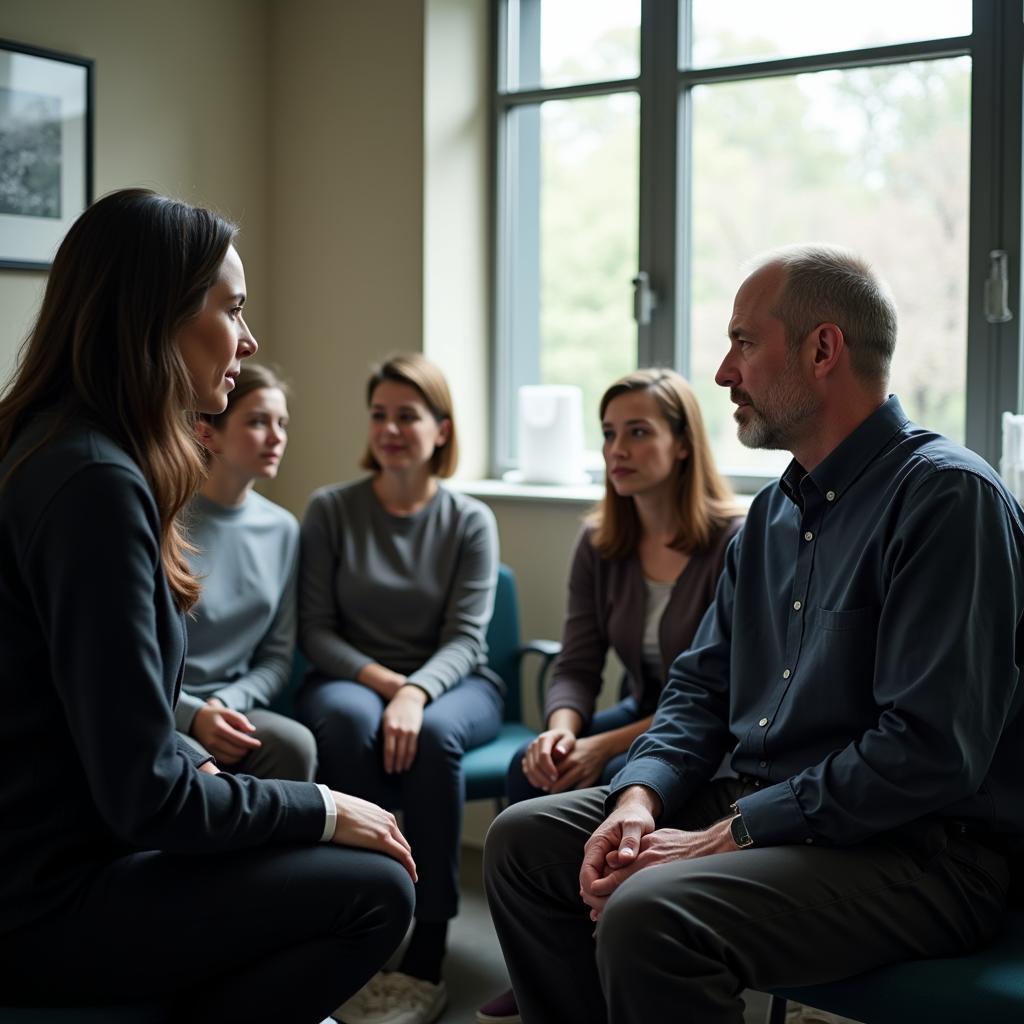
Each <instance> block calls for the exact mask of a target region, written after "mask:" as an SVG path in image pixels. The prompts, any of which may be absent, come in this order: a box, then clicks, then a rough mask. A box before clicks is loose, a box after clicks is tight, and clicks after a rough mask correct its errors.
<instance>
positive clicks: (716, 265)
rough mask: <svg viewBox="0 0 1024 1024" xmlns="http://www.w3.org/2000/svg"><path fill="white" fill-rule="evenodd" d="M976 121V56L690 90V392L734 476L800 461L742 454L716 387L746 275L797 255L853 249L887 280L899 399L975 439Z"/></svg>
mask: <svg viewBox="0 0 1024 1024" xmlns="http://www.w3.org/2000/svg"><path fill="white" fill-rule="evenodd" d="M969 109H970V60H969V58H966V57H962V58H956V59H949V60H936V61H920V62H914V63H908V64H902V65H893V66H886V67H876V68H862V69H857V70H854V71H827V72H820V73H818V74H807V75H798V76H787V77H784V78H775V79H768V80H758V81H750V82H740V83H730V84H721V85H708V86H701V87H699V88H696V89H694V91H693V111H694V121H693V133H694V134H693V207H692V208H693V216H692V237H691V246H692V260H691V265H692V269H691V273H692V279H691V282H690V284H691V294H692V299H693V303H692V309H691V317H690V339H691V377H692V380H693V383H694V387H695V388H696V390H697V392H698V395H699V396H700V399H701V402H702V405H703V407H704V411H705V414H706V415H707V418H708V421H709V425H710V428H711V431H712V435H713V440H714V443H715V447H716V452H717V453H718V455H719V458H720V459H721V460H722V461H723V463H724V464H726V465H728V466H734V467H744V466H745V467H748V468H751V469H754V468H760V469H761V470H763V471H772V472H774V471H776V470H777V469H778V468H779V466H780V464H781V465H784V464H785V462H786V460H787V458H788V456H786V455H784V454H777V453H762V452H751V451H749V450H747V449H745V448H743V447H742V446H741V445H740V444H739V442H738V441H737V440H736V430H735V423H734V421H733V419H732V405H731V403H730V402H729V398H728V393H727V391H726V390H725V389H723V388H719V387H717V386H716V385H715V384H714V381H713V377H714V373H715V370H716V369H717V367H718V364H719V362H720V360H721V358H722V355H723V354H724V351H725V347H726V341H725V330H726V325H727V323H728V320H729V316H730V314H731V311H732V299H733V295H734V292H735V288H736V286H737V285H738V284H739V281H740V280H741V278H742V276H743V264H744V261H746V260H748V259H749V258H750V257H752V256H754V255H756V254H758V253H760V252H763V251H764V250H766V249H769V248H772V247H775V246H779V245H785V244H789V243H794V242H808V241H823V242H832V243H835V244H838V245H843V246H847V247H849V248H851V249H854V250H856V251H857V252H859V253H860V254H861V255H863V256H864V257H865V258H867V259H868V260H869V261H870V262H871V263H872V265H873V266H874V267H875V269H876V271H878V272H879V273H880V274H881V276H882V277H883V278H885V279H886V280H887V282H888V283H889V285H890V287H891V288H892V291H893V293H894V295H895V299H896V304H897V309H898V312H899V341H898V344H897V347H896V355H895V359H894V362H893V373H892V380H891V385H890V390H892V391H894V392H895V393H896V394H898V395H899V397H900V400H901V401H902V402H903V404H904V408H905V409H906V410H907V412H908V414H909V415H910V416H911V417H912V418H913V419H915V420H917V421H918V422H920V423H922V424H924V425H926V426H928V427H931V428H934V429H936V430H939V431H942V432H943V433H944V434H946V435H948V436H950V437H953V438H955V439H957V440H960V441H962V440H963V437H964V418H965V417H964V386H965V379H966V313H967V297H966V289H967V227H968V223H967V221H968V167H969V161H968V153H969Z"/></svg>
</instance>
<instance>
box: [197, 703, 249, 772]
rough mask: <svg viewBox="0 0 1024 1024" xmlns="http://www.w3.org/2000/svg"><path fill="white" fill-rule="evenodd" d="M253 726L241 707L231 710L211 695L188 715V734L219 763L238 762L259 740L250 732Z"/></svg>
mask: <svg viewBox="0 0 1024 1024" xmlns="http://www.w3.org/2000/svg"><path fill="white" fill-rule="evenodd" d="M255 731H256V726H255V725H253V724H252V722H250V721H249V719H248V718H246V717H245V715H243V714H242V712H241V711H232V710H231V708H228V707H225V706H224V705H223V704H222V703H221V702H220V701H219V700H217V698H216V697H211V698H210V699H209V700H208V701H207V702H206V704H204V705H203V707H201V708H200V709H199V710H198V711H197V712H196V716H195V718H193V719H192V735H193V736H194V737H195V738H196V739H197V740H199V742H200V743H202V745H203V746H204V747H205V748H206V749H207V750H208V751H209V752H210V753H211V754H213V756H214V757H215V758H217V760H218V761H220V762H221V764H238V762H239V761H241V760H242V758H243V757H245V755H246V754H248V753H250V752H251V751H253V750H258V749H259V748H260V747H261V746H263V744H262V743H260V741H259V740H258V739H256V737H255V736H253V735H251V734H252V733H254V732H255Z"/></svg>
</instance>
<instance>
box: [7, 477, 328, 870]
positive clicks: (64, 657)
mask: <svg viewBox="0 0 1024 1024" xmlns="http://www.w3.org/2000/svg"><path fill="white" fill-rule="evenodd" d="M23 579H24V580H25V582H26V586H27V589H28V592H29V595H30V599H31V601H32V604H33V606H34V610H35V613H36V617H37V620H38V622H39V623H40V626H41V629H42V631H43V634H44V636H45V637H46V638H47V647H48V650H49V655H50V675H51V678H52V682H53V686H54V688H55V690H56V692H57V697H58V700H59V702H60V704H61V706H62V708H63V712H64V718H65V720H66V725H67V730H68V733H69V735H70V742H71V743H73V745H74V747H75V749H76V753H77V759H78V761H79V762H80V764H81V768H82V771H83V773H84V777H85V782H86V784H87V787H88V791H89V793H90V795H91V797H92V800H93V802H94V804H95V807H96V809H97V812H98V814H99V816H100V818H101V819H102V821H103V822H104V823H105V824H106V825H107V827H109V829H110V830H111V832H112V833H113V834H114V835H115V836H117V837H118V838H120V839H121V840H124V841H126V842H128V843H130V844H131V845H133V846H136V847H139V848H147V849H163V850H169V851H175V852H180V853H190V852H195V853H198V852H210V851H217V850H228V849H237V848H242V847H248V846H254V845H258V844H261V843H265V842H268V841H305V842H315V841H316V840H317V839H318V838H319V836H320V833H321V831H322V829H323V822H324V809H323V801H322V798H321V796H320V793H319V791H318V790H317V789H316V787H315V786H313V785H311V784H308V783H297V782H282V781H263V780H257V779H253V778H250V777H247V776H232V775H228V774H221V775H216V776H214V775H208V774H205V773H201V772H198V771H196V770H195V767H194V765H193V764H192V763H190V761H189V760H188V759H187V758H186V757H185V756H184V755H183V753H182V752H181V751H180V750H179V748H178V741H177V739H176V734H175V729H174V721H173V716H172V700H173V697H174V688H175V681H176V678H177V673H178V665H177V664H173V665H169V664H168V659H169V658H175V657H176V658H177V660H178V661H180V656H181V653H182V646H181V645H182V642H183V641H182V639H181V619H180V616H178V615H176V614H173V608H172V605H171V602H170V594H169V590H168V587H167V583H166V580H165V578H164V575H163V571H162V568H161V562H160V546H159V525H158V518H157V511H156V507H155V503H154V501H153V498H152V495H151V493H150V492H149V489H148V487H147V486H146V484H145V481H144V480H143V479H142V477H141V476H140V475H138V474H136V473H135V472H133V471H132V470H131V469H129V468H127V467H124V466H120V465H115V464H110V463H104V462H95V463H92V464H87V465H86V466H84V467H83V468H81V469H80V470H78V471H77V472H75V473H74V474H73V475H71V476H70V477H69V478H68V479H67V480H66V481H65V482H64V483H63V484H62V485H61V486H60V487H59V489H57V490H56V491H55V492H54V494H53V495H52V497H51V498H50V500H49V502H48V503H47V505H46V507H45V508H44V509H43V510H42V513H41V514H40V515H39V517H38V520H37V522H36V523H35V524H34V525H33V527H32V531H31V534H30V535H29V541H28V543H27V545H26V546H25V548H24V551H23ZM43 742H46V740H45V739H44V740H43Z"/></svg>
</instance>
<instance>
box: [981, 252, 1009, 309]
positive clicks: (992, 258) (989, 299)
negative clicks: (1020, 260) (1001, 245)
mask: <svg viewBox="0 0 1024 1024" xmlns="http://www.w3.org/2000/svg"><path fill="white" fill-rule="evenodd" d="M1008 266H1009V260H1008V258H1007V255H1006V250H1005V249H993V250H992V251H991V252H990V253H989V254H988V278H987V280H986V281H985V319H986V320H987V321H988V322H989V323H990V324H1005V323H1006V322H1007V321H1009V320H1012V319H1013V314H1012V313H1011V312H1010V307H1009V305H1008V303H1007V298H1008V295H1009V290H1010V284H1009V271H1008V269H1007V268H1008Z"/></svg>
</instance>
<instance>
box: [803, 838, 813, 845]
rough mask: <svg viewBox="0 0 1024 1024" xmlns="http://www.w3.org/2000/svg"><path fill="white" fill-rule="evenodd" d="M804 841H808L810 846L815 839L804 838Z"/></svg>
mask: <svg viewBox="0 0 1024 1024" xmlns="http://www.w3.org/2000/svg"><path fill="white" fill-rule="evenodd" d="M804 842H805V843H806V844H807V845H808V846H810V845H811V843H813V842H814V840H813V839H805V840H804Z"/></svg>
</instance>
